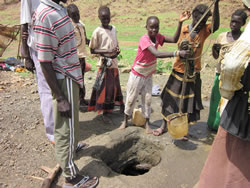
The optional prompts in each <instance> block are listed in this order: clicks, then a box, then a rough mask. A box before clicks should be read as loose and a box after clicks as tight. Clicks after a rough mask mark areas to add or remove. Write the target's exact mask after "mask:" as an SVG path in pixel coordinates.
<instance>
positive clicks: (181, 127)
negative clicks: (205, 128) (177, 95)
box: [167, 113, 188, 138]
mask: <svg viewBox="0 0 250 188" xmlns="http://www.w3.org/2000/svg"><path fill="white" fill-rule="evenodd" d="M167 123H168V132H169V134H170V135H171V136H172V137H173V138H182V137H184V136H186V135H187V134H188V118H187V113H174V114H170V115H168V116H167Z"/></svg>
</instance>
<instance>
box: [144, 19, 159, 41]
mask: <svg viewBox="0 0 250 188" xmlns="http://www.w3.org/2000/svg"><path fill="white" fill-rule="evenodd" d="M159 28H160V20H159V19H158V18H157V17H156V16H150V17H148V19H147V22H146V29H147V31H148V36H149V38H150V39H151V40H152V39H155V37H156V35H157V34H158V32H159Z"/></svg>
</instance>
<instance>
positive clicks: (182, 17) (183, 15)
mask: <svg viewBox="0 0 250 188" xmlns="http://www.w3.org/2000/svg"><path fill="white" fill-rule="evenodd" d="M190 16H191V13H190V12H189V11H185V12H182V13H181V15H180V18H179V23H178V27H177V30H176V32H175V35H174V36H165V40H164V42H168V43H176V42H177V41H178V39H179V37H180V33H181V27H182V23H183V22H184V21H185V20H187V19H189V18H190Z"/></svg>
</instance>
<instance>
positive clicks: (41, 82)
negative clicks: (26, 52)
mask: <svg viewBox="0 0 250 188" xmlns="http://www.w3.org/2000/svg"><path fill="white" fill-rule="evenodd" d="M30 54H31V57H32V60H33V62H34V64H35V67H36V80H37V89H38V94H39V96H40V103H41V111H42V115H43V122H44V126H45V131H46V135H47V137H48V138H49V140H50V141H53V142H54V118H53V103H52V95H51V90H50V87H49V85H48V84H47V81H46V79H45V77H44V75H43V72H42V68H41V65H40V62H39V61H38V59H37V53H36V51H34V50H32V49H31V48H30Z"/></svg>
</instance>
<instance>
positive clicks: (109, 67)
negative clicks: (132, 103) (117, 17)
mask: <svg viewBox="0 0 250 188" xmlns="http://www.w3.org/2000/svg"><path fill="white" fill-rule="evenodd" d="M98 17H99V19H100V21H101V23H102V24H101V26H99V27H97V28H96V29H95V31H94V32H93V34H92V37H91V40H90V44H89V47H90V51H91V53H92V54H97V55H98V56H99V62H98V66H99V70H98V73H97V80H96V84H95V85H94V87H93V90H92V94H91V98H90V102H89V106H88V110H89V111H91V110H94V111H98V113H101V112H103V116H102V118H103V121H104V122H105V123H112V121H111V120H110V119H109V118H108V116H107V114H108V113H111V112H112V110H113V109H114V105H115V104H119V105H120V106H121V109H123V106H124V104H123V96H122V91H121V86H120V80H119V71H118V60H117V58H116V57H117V56H118V55H119V53H120V49H119V46H118V41H117V36H116V29H115V27H114V26H112V25H109V23H110V9H109V8H108V7H107V6H102V7H100V8H99V10H98Z"/></svg>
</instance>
